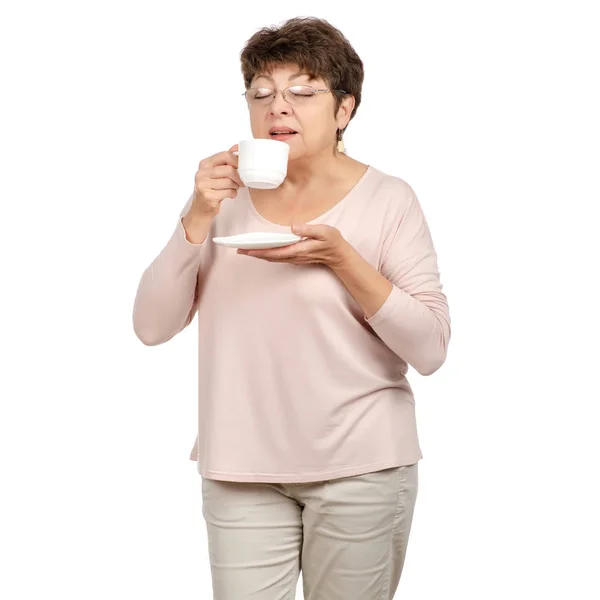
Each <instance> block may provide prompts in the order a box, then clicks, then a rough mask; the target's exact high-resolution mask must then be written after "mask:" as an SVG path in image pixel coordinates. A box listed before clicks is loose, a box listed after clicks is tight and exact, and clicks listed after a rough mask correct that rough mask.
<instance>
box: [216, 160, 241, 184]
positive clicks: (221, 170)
mask: <svg viewBox="0 0 600 600" xmlns="http://www.w3.org/2000/svg"><path fill="white" fill-rule="evenodd" d="M210 177H211V179H219V178H221V177H225V178H227V179H229V180H230V181H233V182H234V183H236V184H237V185H238V187H244V182H243V181H242V179H241V178H240V174H239V173H238V172H237V169H234V168H233V167H232V166H231V165H220V166H218V167H214V168H213V169H212V172H211V174H210Z"/></svg>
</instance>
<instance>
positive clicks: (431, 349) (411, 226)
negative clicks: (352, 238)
mask: <svg viewBox="0 0 600 600" xmlns="http://www.w3.org/2000/svg"><path fill="white" fill-rule="evenodd" d="M406 188H407V191H408V199H407V204H406V210H405V211H404V214H403V215H402V216H401V217H400V219H399V220H398V226H397V228H396V231H395V232H392V234H391V235H392V239H391V242H390V243H389V244H388V246H387V251H386V252H385V255H384V256H383V258H382V261H381V267H380V272H381V273H382V275H384V276H385V277H386V278H387V279H388V280H389V281H390V282H391V283H392V284H393V288H392V291H391V293H390V295H389V296H388V298H387V299H386V301H385V302H384V304H383V305H382V306H381V308H380V309H379V310H378V312H377V313H375V314H374V315H373V316H372V317H371V318H369V319H366V321H367V323H369V325H370V326H371V327H372V328H373V330H374V331H375V333H376V334H377V335H378V336H379V337H380V339H381V340H382V341H383V342H384V343H385V344H386V345H387V346H389V348H390V349H391V350H393V351H394V353H395V354H397V355H398V356H399V357H400V358H401V359H402V360H404V361H405V362H406V363H408V364H410V365H411V366H412V367H413V368H414V369H416V371H417V372H419V373H420V374H421V375H431V374H432V373H434V372H435V371H437V370H438V369H439V368H440V367H441V366H442V364H443V363H444V361H445V360H446V354H447V350H448V343H449V341H450V335H451V334H450V315H449V310H448V302H447V299H446V296H445V294H444V293H443V292H442V285H441V283H440V275H439V271H438V264H437V254H436V252H435V249H434V245H433V241H432V239H431V234H430V230H429V227H428V225H427V221H426V219H425V215H424V214H423V210H422V208H421V206H420V203H419V201H418V199H417V196H416V194H415V193H414V191H413V190H412V189H411V188H410V187H409V186H408V185H407V186H406Z"/></svg>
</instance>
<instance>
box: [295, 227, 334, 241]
mask: <svg viewBox="0 0 600 600" xmlns="http://www.w3.org/2000/svg"><path fill="white" fill-rule="evenodd" d="M292 233H295V234H296V235H300V236H302V237H308V238H313V239H315V240H322V241H325V240H327V239H328V233H329V227H328V226H327V225H307V224H306V223H301V224H298V225H292Z"/></svg>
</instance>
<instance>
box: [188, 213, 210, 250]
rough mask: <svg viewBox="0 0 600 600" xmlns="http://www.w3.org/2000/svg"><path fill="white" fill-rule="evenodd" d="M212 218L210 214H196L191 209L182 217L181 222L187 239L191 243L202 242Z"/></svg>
mask: <svg viewBox="0 0 600 600" xmlns="http://www.w3.org/2000/svg"><path fill="white" fill-rule="evenodd" d="M213 218H214V217H212V216H211V215H198V214H196V213H194V212H192V211H190V212H188V214H187V215H185V216H184V217H182V219H181V224H182V225H183V228H184V230H185V236H186V238H187V241H188V242H190V243H191V244H202V243H203V242H204V241H205V240H206V238H207V237H208V232H209V231H210V227H211V224H212V221H213Z"/></svg>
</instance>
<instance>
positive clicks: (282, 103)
mask: <svg viewBox="0 0 600 600" xmlns="http://www.w3.org/2000/svg"><path fill="white" fill-rule="evenodd" d="M291 112H292V106H291V104H290V103H289V102H287V101H286V100H285V99H284V97H283V92H282V91H281V90H278V91H277V92H276V93H275V97H274V98H273V100H271V114H274V115H282V114H284V115H289V114H290V113H291Z"/></svg>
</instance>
